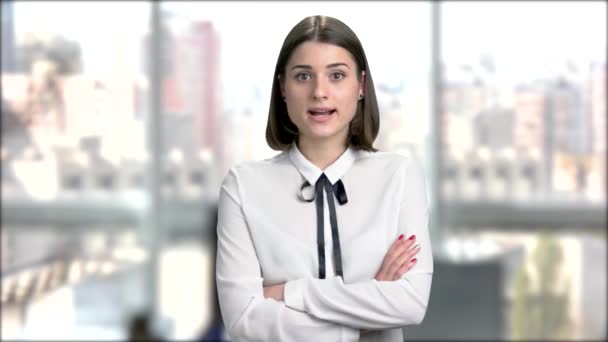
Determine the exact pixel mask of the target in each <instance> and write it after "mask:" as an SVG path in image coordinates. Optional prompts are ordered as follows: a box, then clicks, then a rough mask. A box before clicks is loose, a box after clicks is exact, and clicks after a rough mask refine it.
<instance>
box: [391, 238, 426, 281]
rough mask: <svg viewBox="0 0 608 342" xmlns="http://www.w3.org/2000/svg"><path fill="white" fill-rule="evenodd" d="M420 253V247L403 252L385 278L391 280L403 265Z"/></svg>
mask: <svg viewBox="0 0 608 342" xmlns="http://www.w3.org/2000/svg"><path fill="white" fill-rule="evenodd" d="M419 251H420V245H416V246H414V247H412V248H410V249H408V250H407V251H405V252H404V253H403V254H402V255H401V256H400V257H399V258H398V259H397V260H395V261H394V262H393V263H392V264H391V265H390V267H389V270H388V271H387V276H388V277H389V278H390V279H393V278H394V277H395V276H396V274H397V273H398V270H399V269H400V268H401V267H402V266H403V265H405V264H407V263H408V262H409V261H410V260H411V259H412V257H413V256H414V255H416V254H417V253H418V252H419Z"/></svg>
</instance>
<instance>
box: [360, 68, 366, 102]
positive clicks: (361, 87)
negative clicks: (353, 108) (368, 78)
mask: <svg viewBox="0 0 608 342" xmlns="http://www.w3.org/2000/svg"><path fill="white" fill-rule="evenodd" d="M359 94H361V95H363V96H365V70H361V80H360V81H359Z"/></svg>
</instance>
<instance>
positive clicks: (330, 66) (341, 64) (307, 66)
mask: <svg viewBox="0 0 608 342" xmlns="http://www.w3.org/2000/svg"><path fill="white" fill-rule="evenodd" d="M339 66H345V67H347V68H349V69H350V67H349V66H348V64H346V63H332V64H327V65H326V66H325V67H326V68H327V69H329V68H335V67H339ZM297 68H301V69H308V70H311V69H312V67H311V66H310V65H303V64H298V65H294V66H293V67H292V68H291V70H293V69H297Z"/></svg>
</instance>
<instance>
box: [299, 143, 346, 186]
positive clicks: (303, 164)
mask: <svg viewBox="0 0 608 342" xmlns="http://www.w3.org/2000/svg"><path fill="white" fill-rule="evenodd" d="M355 157H356V151H355V149H354V148H353V147H352V146H348V148H347V149H346V151H344V153H342V155H341V156H340V157H339V158H338V159H337V160H336V161H335V162H333V163H332V164H331V165H329V166H328V167H327V168H326V169H325V171H323V170H321V169H319V168H318V167H317V166H316V165H315V164H313V163H311V162H310V161H309V160H308V159H306V157H305V156H304V155H303V154H302V152H300V149H299V148H298V146H297V145H296V143H295V142H294V143H293V144H292V145H291V149H290V150H289V160H291V163H292V164H293V165H294V166H295V167H296V169H298V171H299V172H300V174H301V175H302V176H303V177H304V178H305V179H306V180H307V181H308V183H310V184H315V183H316V182H317V179H319V177H321V174H323V173H325V176H327V178H328V179H329V181H330V182H331V184H332V185H333V184H335V183H336V182H337V181H338V180H339V179H340V178H342V176H344V174H345V173H346V171H348V170H349V169H350V167H351V166H352V165H353V163H354V162H355V159H356V158H355Z"/></svg>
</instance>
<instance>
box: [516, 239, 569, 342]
mask: <svg viewBox="0 0 608 342" xmlns="http://www.w3.org/2000/svg"><path fill="white" fill-rule="evenodd" d="M531 257H532V260H530V261H531V266H532V270H531V271H532V272H533V273H534V274H535V275H536V279H537V280H538V283H537V286H535V288H533V286H532V284H531V282H530V279H531V277H530V275H529V274H528V271H527V270H526V262H524V263H522V265H521V268H520V269H519V271H518V273H517V275H516V276H515V280H514V284H513V286H514V291H515V298H514V302H513V310H512V311H511V338H513V339H515V340H523V339H525V340H530V339H542V340H548V339H568V338H572V321H571V320H570V315H569V305H568V303H569V295H568V293H569V288H570V284H569V281H568V280H565V281H566V286H565V288H564V289H562V290H560V289H559V285H560V284H559V278H558V276H559V269H560V268H561V264H562V261H563V250H562V247H561V246H560V244H559V241H558V240H557V239H556V238H555V237H553V236H550V235H548V234H543V235H541V237H540V238H539V241H538V244H537V246H536V248H535V249H534V251H533V252H532V255H531Z"/></svg>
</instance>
